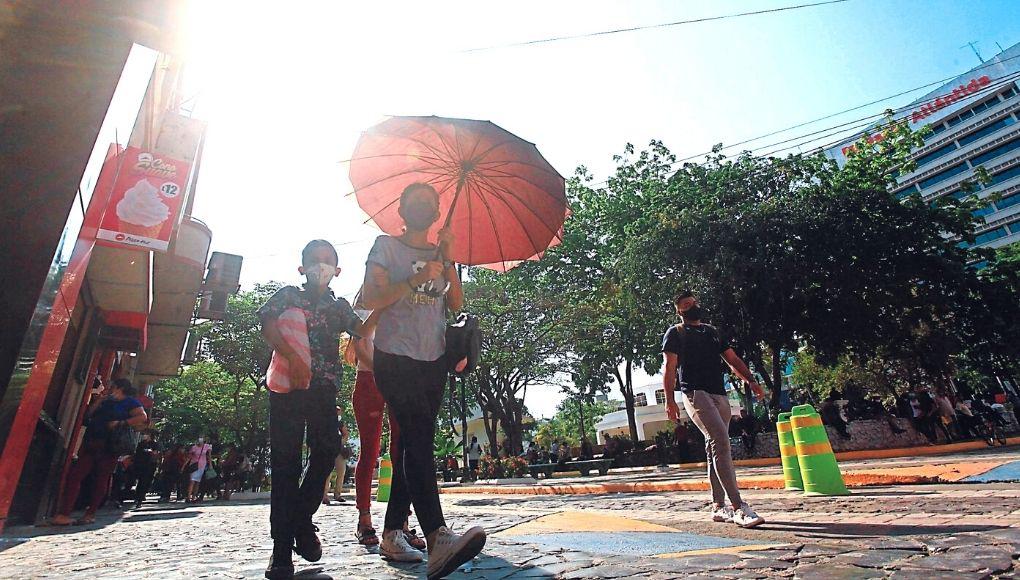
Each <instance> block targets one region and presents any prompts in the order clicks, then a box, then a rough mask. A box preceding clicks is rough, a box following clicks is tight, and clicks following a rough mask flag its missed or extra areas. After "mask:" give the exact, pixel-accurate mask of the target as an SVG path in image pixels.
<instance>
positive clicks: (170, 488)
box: [159, 445, 187, 502]
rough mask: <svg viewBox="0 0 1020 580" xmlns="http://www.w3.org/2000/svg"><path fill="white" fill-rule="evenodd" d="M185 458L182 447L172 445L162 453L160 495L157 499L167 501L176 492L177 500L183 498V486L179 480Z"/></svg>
mask: <svg viewBox="0 0 1020 580" xmlns="http://www.w3.org/2000/svg"><path fill="white" fill-rule="evenodd" d="M186 461H187V459H186V457H185V455H184V447H183V446H181V445H174V446H173V447H172V448H170V449H168V450H167V451H166V452H164V453H163V462H162V465H161V466H160V480H159V481H160V497H159V501H161V502H169V501H170V497H171V496H172V495H173V494H174V493H176V494H177V501H181V500H183V499H184V497H185V495H184V487H183V485H182V482H181V474H182V472H183V470H184V464H185V463H186Z"/></svg>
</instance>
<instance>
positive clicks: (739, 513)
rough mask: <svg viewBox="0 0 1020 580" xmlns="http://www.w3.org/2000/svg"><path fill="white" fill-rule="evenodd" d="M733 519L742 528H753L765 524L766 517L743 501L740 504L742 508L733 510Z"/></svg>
mask: <svg viewBox="0 0 1020 580" xmlns="http://www.w3.org/2000/svg"><path fill="white" fill-rule="evenodd" d="M731 521H732V522H733V523H735V524H737V525H738V526H740V527H742V528H753V527H755V526H759V525H761V524H764V523H765V518H763V517H761V516H760V515H758V514H756V513H754V510H753V509H751V506H749V505H747V504H746V503H742V504H740V509H739V510H735V511H734V512H733V519H732V520H731Z"/></svg>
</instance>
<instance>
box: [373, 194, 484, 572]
mask: <svg viewBox="0 0 1020 580" xmlns="http://www.w3.org/2000/svg"><path fill="white" fill-rule="evenodd" d="M399 204H400V206H399V213H400V216H401V217H403V219H404V223H405V224H406V229H405V231H404V234H403V235H401V236H397V237H392V236H385V235H384V236H379V238H378V239H376V242H375V245H374V246H373V247H372V250H371V251H370V252H369V254H368V264H367V271H366V275H365V286H364V288H365V295H364V303H365V306H366V307H367V308H370V309H381V310H382V312H381V313H380V315H379V326H378V328H377V330H376V335H375V353H374V357H373V358H374V369H375V378H376V385H377V386H378V388H379V392H380V393H382V395H383V398H385V399H386V403H387V405H388V406H389V409H390V412H391V413H393V415H394V418H395V419H396V422H397V424H399V425H400V431H401V436H400V438H399V439H398V441H397V450H396V457H394V461H393V489H392V491H391V494H390V501H389V505H388V506H387V508H386V521H385V526H384V528H383V541H382V545H381V546H380V549H379V551H380V553H382V554H383V555H384V556H385V557H387V558H391V559H393V560H399V561H421V559H422V556H421V553H420V552H419V551H417V550H415V549H414V548H413V547H411V546H410V545H409V544H408V543H407V540H406V538H405V536H404V534H403V533H402V532H403V527H404V522H405V521H406V519H407V512H408V509H409V508H410V506H411V504H414V508H415V512H416V513H417V515H418V521H419V523H421V526H422V531H423V532H424V533H425V538H426V541H427V543H428V553H429V565H428V572H429V574H428V575H429V578H442V577H443V576H445V575H447V574H449V573H450V572H452V571H453V570H456V569H457V568H458V567H459V566H460V565H461V564H463V563H464V562H467V561H469V560H471V559H472V558H474V557H475V556H476V555H477V554H478V553H479V552H480V551H481V549H482V547H483V546H484V545H485V531H484V530H483V529H482V528H480V527H474V528H471V529H470V530H468V531H467V532H465V533H464V534H463V535H458V534H455V533H453V532H452V531H451V530H450V529H449V528H448V527H446V521H445V519H444V518H443V509H442V507H441V506H440V504H439V490H438V488H437V486H436V478H435V458H434V457H433V453H434V451H433V439H434V435H435V424H436V417H437V416H438V414H439V409H440V405H441V404H442V400H443V387H444V386H445V384H446V376H447V371H448V363H447V361H446V358H445V351H446V310H447V309H449V310H451V311H457V310H460V309H461V308H462V307H463V305H464V293H463V291H462V289H461V285H460V278H459V276H458V275H457V270H456V268H455V267H454V266H453V265H452V264H451V263H449V262H448V261H446V257H447V256H448V255H449V253H450V248H451V246H452V245H453V237H452V235H451V233H450V230H449V229H446V228H444V229H443V230H441V231H440V232H439V248H438V257H439V258H440V259H441V260H437V248H436V246H435V245H433V244H430V243H429V242H428V240H427V233H428V230H429V228H431V227H432V225H433V224H434V223H435V222H436V221H437V220H438V219H439V194H438V193H437V192H436V190H435V189H434V188H433V187H432V186H430V185H428V184H424V183H412V184H411V185H408V186H407V187H406V188H404V190H403V192H402V193H401V196H400V201H399ZM443 288H448V290H447V291H446V293H445V294H443V293H442V292H441V291H440V289H443Z"/></svg>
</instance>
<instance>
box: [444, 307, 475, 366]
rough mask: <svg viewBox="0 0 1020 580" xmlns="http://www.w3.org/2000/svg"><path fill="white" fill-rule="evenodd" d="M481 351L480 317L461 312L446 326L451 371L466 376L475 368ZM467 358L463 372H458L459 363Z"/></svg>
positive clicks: (447, 355)
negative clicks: (456, 368)
mask: <svg viewBox="0 0 1020 580" xmlns="http://www.w3.org/2000/svg"><path fill="white" fill-rule="evenodd" d="M481 351H482V331H481V329H480V328H479V327H478V317H477V316H474V315H472V314H468V313H466V312H462V313H460V315H459V316H457V319H456V320H455V321H453V322H452V323H450V324H449V325H447V327H446V360H447V364H448V365H449V370H450V372H451V373H454V374H456V375H458V376H464V375H467V374H468V373H470V372H472V371H473V370H475V368H477V367H478V356H479V354H481ZM465 358H466V359H467V366H465V367H464V370H462V371H461V372H459V373H458V372H456V371H455V367H456V366H457V363H459V362H460V361H461V360H463V359H465Z"/></svg>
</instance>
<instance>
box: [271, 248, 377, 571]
mask: <svg viewBox="0 0 1020 580" xmlns="http://www.w3.org/2000/svg"><path fill="white" fill-rule="evenodd" d="M339 261H340V259H339V256H338V255H337V252H336V249H335V248H334V247H333V245H332V244H330V243H329V242H327V241H325V240H312V241H311V242H309V243H308V244H307V245H306V246H305V247H304V249H303V250H302V251H301V266H300V267H299V268H298V271H299V272H300V273H301V274H302V275H304V276H305V278H306V279H307V283H306V284H305V285H304V288H303V289H300V288H297V287H296V286H285V287H283V288H281V289H280V290H278V291H277V292H276V294H274V295H273V296H272V297H271V298H270V299H269V300H268V301H267V302H266V303H265V304H264V305H263V306H262V307H261V308H260V309H259V310H258V316H259V319H260V320H261V321H262V336H263V337H265V339H266V341H267V342H268V343H269V345H270V346H272V347H273V351H274V353H273V357H274V359H275V360H278V361H281V362H282V361H285V362H286V367H287V371H288V374H287V376H286V377H274V380H271V381H267V382H269V383H270V385H271V386H272V385H277V387H275V388H278V389H279V388H281V387H280V386H281V385H286V386H287V390H288V391H289V392H278V391H275V390H273V389H272V388H271V389H270V393H269V447H270V468H271V470H272V489H271V492H270V508H269V527H270V535H271V536H272V538H273V554H272V557H271V558H270V561H269V566H268V567H267V568H266V572H265V576H266V578H269V579H276V578H291V577H293V575H294V563H293V560H292V556H291V552H292V551H293V552H297V553H298V555H299V556H301V557H302V558H304V559H305V560H308V561H309V562H317V561H318V560H319V559H320V558H322V544H321V542H320V541H319V537H318V536H317V535H316V532H317V531H318V528H317V527H316V526H315V524H314V523H312V516H313V515H314V514H315V512H316V510H318V508H319V506H320V505H322V490H323V489H324V488H325V486H326V480H327V479H328V478H329V474H330V472H331V471H333V466H334V460H335V459H336V456H337V454H338V453H339V452H340V429H339V426H338V421H337V416H336V394H337V391H338V390H339V388H340V380H341V377H342V376H343V369H342V367H341V361H340V357H339V356H338V353H339V352H340V337H341V335H342V334H343V333H347V334H349V335H351V336H352V337H353V336H358V335H359V334H360V333H361V331H362V324H361V319H360V318H358V315H357V314H355V312H354V309H353V308H351V305H350V303H349V302H347V300H344V299H343V298H337V297H336V296H334V295H333V291H332V290H330V289H329V283H330V281H332V279H333V278H334V277H336V276H338V275H339V274H340V268H339V267H338V264H339ZM294 310H296V311H299V312H300V313H301V315H302V317H303V319H304V325H303V327H304V328H303V331H304V332H303V333H301V338H302V339H303V338H305V337H307V349H308V350H307V351H304V349H303V348H302V347H300V346H299V347H297V348H295V345H294V343H292V341H291V340H288V338H285V336H284V332H286V333H287V336H288V337H291V336H292V334H291V328H290V327H289V324H290V321H289V319H288V323H287V326H288V327H287V328H283V327H282V325H281V320H280V319H281V316H282V315H284V314H285V313H288V314H289V313H290V312H293V311H294ZM281 329H282V330H281ZM298 341H299V342H300V339H298ZM270 366H271V368H272V365H270ZM277 379H282V380H279V381H278V380H277ZM306 430H307V432H308V449H309V457H308V469H307V472H306V474H305V477H304V479H303V481H301V482H300V487H299V480H301V451H302V444H303V442H304V441H305V431H306Z"/></svg>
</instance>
